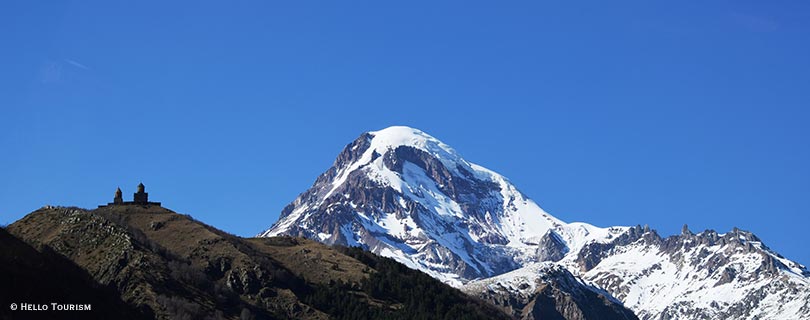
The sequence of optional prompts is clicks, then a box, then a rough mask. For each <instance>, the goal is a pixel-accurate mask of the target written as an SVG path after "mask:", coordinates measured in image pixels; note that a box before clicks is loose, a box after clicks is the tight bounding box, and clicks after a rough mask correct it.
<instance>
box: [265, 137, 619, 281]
mask: <svg viewBox="0 0 810 320" xmlns="http://www.w3.org/2000/svg"><path fill="white" fill-rule="evenodd" d="M626 229H627V228H623V227H617V228H608V229H602V228H597V227H594V226H591V225H588V224H585V223H572V224H568V223H565V222H562V221H560V220H559V219H557V218H555V217H553V216H551V215H549V214H548V213H546V212H545V211H543V209H541V208H540V207H539V206H537V204H535V203H534V201H532V200H530V199H528V198H527V197H526V196H524V195H523V194H522V193H521V192H520V191H518V190H517V188H515V186H513V185H512V184H511V183H510V182H509V181H508V180H507V179H506V178H504V177H503V176H501V175H499V174H497V173H495V172H492V171H490V170H488V169H486V168H484V167H481V166H478V165H476V164H473V163H470V162H467V161H466V160H464V159H463V158H462V157H461V156H460V155H459V154H458V153H456V151H455V150H453V149H452V148H450V147H449V146H448V145H446V144H444V143H442V142H441V141H439V140H437V139H435V138H433V137H431V136H429V135H428V134H426V133H424V132H422V131H419V130H416V129H413V128H408V127H390V128H387V129H384V130H380V131H376V132H369V133H366V134H363V135H361V136H360V137H359V138H358V139H356V140H355V141H354V142H352V143H351V144H349V145H348V146H346V148H345V149H344V150H343V152H341V153H340V155H339V156H338V158H337V160H336V161H335V163H334V165H333V166H332V167H331V168H329V170H327V171H326V172H325V173H323V174H322V175H321V176H320V177H318V179H317V180H316V181H315V184H314V185H313V186H312V188H310V189H309V190H307V191H306V192H304V193H303V194H301V195H300V196H299V197H298V198H297V199H296V200H295V201H294V202H293V203H292V204H290V205H289V206H287V207H286V208H285V209H284V210H283V212H282V213H281V217H280V219H279V221H278V222H276V223H275V224H274V225H273V226H272V227H271V228H270V229H268V230H266V231H265V232H263V233H261V234H260V236H275V235H281V234H287V235H296V236H303V237H307V238H312V239H317V240H320V241H322V242H325V243H327V244H342V245H350V246H356V245H359V246H364V247H366V248H368V249H369V250H370V251H372V252H374V253H377V254H380V255H383V256H386V257H392V258H394V259H396V260H397V261H400V262H402V263H404V264H406V265H408V266H409V267H412V268H415V269H419V270H422V271H424V272H426V273H428V274H430V275H432V276H434V277H436V278H439V279H441V280H443V281H445V282H447V283H449V284H452V285H455V286H460V285H461V284H463V283H466V282H467V281H469V280H472V279H476V278H486V277H491V276H494V275H498V274H501V273H504V272H507V271H510V270H514V269H516V268H518V267H520V266H523V265H525V264H526V263H529V262H535V261H542V260H559V259H560V258H561V257H562V256H563V255H565V254H567V253H570V252H577V251H579V248H581V247H582V246H583V245H585V244H586V243H588V242H592V241H596V242H607V241H609V240H611V239H612V238H614V237H616V236H618V235H620V234H622V233H623V232H624V231H625V230H626Z"/></svg>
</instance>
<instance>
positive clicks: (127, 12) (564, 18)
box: [0, 1, 810, 264]
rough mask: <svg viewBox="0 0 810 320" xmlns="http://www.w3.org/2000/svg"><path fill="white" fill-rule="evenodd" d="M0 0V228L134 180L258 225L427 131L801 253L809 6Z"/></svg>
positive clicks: (641, 213)
mask: <svg viewBox="0 0 810 320" xmlns="http://www.w3.org/2000/svg"><path fill="white" fill-rule="evenodd" d="M163 2H165V1H161V2H147V1H137V2H132V1H130V2H116V1H73V2H62V1H47V2H46V1H3V2H2V4H0V48H2V50H0V112H2V113H1V114H0V128H2V132H3V134H2V135H0V148H1V149H0V150H2V157H0V223H10V222H13V221H15V220H16V219H19V218H20V217H22V216H23V215H25V214H26V213H28V212H30V211H33V210H35V209H36V208H38V207H40V206H42V205H45V204H55V205H77V206H81V207H91V208H92V207H95V206H96V205H97V204H101V203H105V202H108V201H110V200H111V198H112V196H113V191H114V190H115V187H117V186H121V187H122V189H123V190H124V192H125V195H126V196H127V197H131V193H132V192H134V191H135V190H134V189H135V186H136V185H137V184H138V182H141V181H143V182H144V183H145V184H146V186H147V191H149V192H150V196H151V197H152V198H153V199H154V200H156V201H162V202H163V203H164V204H165V206H167V207H169V208H171V209H174V210H175V211H179V212H183V213H189V214H192V215H193V216H195V217H196V218H198V219H200V220H202V221H204V222H207V223H209V224H212V225H214V226H217V227H219V228H221V229H224V230H226V231H229V232H232V233H235V234H238V235H243V236H250V235H254V234H256V233H258V232H260V231H261V230H262V229H264V228H266V227H268V226H270V225H271V224H272V223H273V222H275V221H276V219H277V217H278V213H279V211H280V210H281V209H282V208H283V207H284V206H285V205H286V204H287V203H289V202H290V201H292V200H293V199H294V198H295V196H296V195H297V194H298V193H300V192H303V191H304V190H305V189H306V188H308V187H309V186H310V185H311V184H312V182H313V181H314V179H315V178H316V177H317V175H318V174H320V173H321V172H323V171H324V170H326V169H327V168H328V167H329V166H330V165H331V164H332V162H333V161H334V158H335V156H336V155H337V153H338V152H339V151H340V150H341V149H342V148H343V146H344V145H346V144H347V143H349V142H350V141H352V140H353V139H354V138H356V137H357V136H358V135H360V134H361V133H362V132H365V131H370V130H378V129H381V128H384V127H387V126H390V125H408V126H412V127H416V128H419V129H421V130H424V131H425V132H428V133H430V134H431V135H433V136H435V137H437V138H439V139H441V140H443V141H444V142H446V143H447V144H449V145H451V146H453V147H454V148H455V149H456V150H457V151H459V152H460V153H461V154H462V155H463V156H464V157H465V158H467V159H468V160H470V161H472V162H475V163H478V164H481V165H483V166H485V167H488V168H490V169H493V170H495V171H497V172H500V173H501V174H503V175H505V176H507V177H509V178H510V179H511V180H512V182H514V183H515V184H516V185H517V186H518V187H519V188H520V189H521V190H522V191H523V192H524V193H526V194H527V195H528V196H529V197H531V198H533V199H535V200H536V201H537V202H538V203H539V204H540V205H541V206H542V207H543V208H544V209H546V210H547V211H549V212H550V213H552V214H554V215H555V216H557V217H559V218H561V219H563V220H565V221H586V222H590V223H592V224H596V225H599V226H608V225H635V224H649V225H650V226H651V227H653V228H655V229H658V230H659V231H660V232H661V233H662V234H664V235H669V234H675V233H678V232H679V230H680V228H681V226H682V225H683V224H684V223H688V224H689V225H690V227H691V228H692V230H695V231H699V230H704V229H707V228H713V229H716V230H718V231H720V232H725V231H728V230H730V229H731V228H732V227H733V226H738V227H740V228H742V229H748V230H751V231H754V232H755V233H756V234H758V235H759V236H760V237H761V238H763V239H764V241H765V243H766V244H768V245H769V246H770V247H772V248H774V249H776V250H778V251H779V252H781V253H783V254H784V255H786V256H788V257H789V258H792V259H795V260H798V261H799V262H802V263H805V264H807V263H810V252H808V250H807V249H806V242H807V241H806V232H807V229H808V226H810V218H808V204H810V169H808V164H809V163H810V139H808V137H810V126H808V122H809V121H810V110H808V109H809V107H810V58H808V57H810V41H807V40H808V39H810V3H809V2H807V1H710V3H707V2H706V1H702V2H700V3H698V2H694V3H683V2H678V3H677V5H676V4H674V3H660V2H656V3H651V2H650V1H637V2H622V3H621V4H618V3H615V2H611V3H610V5H607V4H605V3H604V2H603V1H598V2H593V3H586V2H580V3H578V4H571V3H570V2H565V5H563V4H562V3H556V2H555V3H538V1H530V2H520V1H515V2H508V3H506V4H505V3H504V2H498V3H495V2H474V1H473V2H471V1H459V2H443V3H442V4H436V3H435V2H407V4H405V3H392V2H390V1H384V2H380V1H372V2H351V3H349V2H334V1H331V2H306V3H305V2H304V1H295V2H293V3H268V2H267V1H262V2H247V1H245V2H238V3H230V2H228V3H226V2H193V3H192V2H189V3H186V4H171V5H167V4H165V3H163Z"/></svg>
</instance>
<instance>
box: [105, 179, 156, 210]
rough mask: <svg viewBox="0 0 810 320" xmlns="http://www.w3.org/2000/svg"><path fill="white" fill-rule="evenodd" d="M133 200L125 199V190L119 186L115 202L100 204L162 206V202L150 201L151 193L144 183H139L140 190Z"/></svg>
mask: <svg viewBox="0 0 810 320" xmlns="http://www.w3.org/2000/svg"><path fill="white" fill-rule="evenodd" d="M132 197H133V201H124V198H123V192H121V188H117V189H116V190H115V197H114V198H113V202H110V203H107V204H106V205H100V206H98V207H99V208H101V207H106V206H126V205H140V206H160V202H149V193H147V192H146V187H145V186H144V185H143V183H139V184H138V191H137V192H135V193H134V194H133V195H132Z"/></svg>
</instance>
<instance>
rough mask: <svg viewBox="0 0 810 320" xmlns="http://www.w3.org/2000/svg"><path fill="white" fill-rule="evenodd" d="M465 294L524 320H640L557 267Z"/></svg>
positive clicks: (524, 272) (533, 269) (538, 267)
mask: <svg viewBox="0 0 810 320" xmlns="http://www.w3.org/2000/svg"><path fill="white" fill-rule="evenodd" d="M462 290H463V291H464V292H467V293H468V294H470V295H474V296H478V297H479V298H482V299H484V300H487V301H490V303H492V304H493V305H496V306H498V307H500V308H502V309H503V310H504V311H506V312H508V313H510V314H512V315H513V316H515V317H517V318H521V319H568V320H582V319H591V320H597V319H627V320H630V319H638V318H637V317H636V316H635V314H633V312H632V311H630V310H629V309H627V308H625V307H624V306H622V304H621V302H620V301H618V300H615V299H614V298H613V297H611V296H610V294H608V293H607V292H605V291H603V290H601V289H599V288H597V287H595V286H593V285H590V284H588V283H585V282H583V281H582V280H580V279H578V278H577V277H575V276H574V275H573V274H571V273H570V272H568V270H566V269H565V268H563V267H562V266H561V265H558V264H555V263H548V262H544V263H534V264H531V265H528V266H526V267H523V268H520V269H518V270H515V271H511V272H507V273H505V274H502V275H498V276H495V277H492V278H488V279H483V280H479V281H473V282H471V283H468V284H467V285H465V286H464V287H463V288H462Z"/></svg>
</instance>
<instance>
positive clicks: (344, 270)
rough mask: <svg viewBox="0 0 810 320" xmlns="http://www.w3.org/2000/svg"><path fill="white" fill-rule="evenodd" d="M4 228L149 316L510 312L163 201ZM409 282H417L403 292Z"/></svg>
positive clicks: (379, 265) (58, 214) (54, 211)
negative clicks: (242, 231)
mask: <svg viewBox="0 0 810 320" xmlns="http://www.w3.org/2000/svg"><path fill="white" fill-rule="evenodd" d="M8 230H9V232H10V233H12V234H14V235H15V236H16V237H18V238H20V239H22V240H23V241H25V242H26V243H28V244H29V245H32V246H41V247H45V246H47V247H49V248H51V249H53V251H54V252H55V253H57V254H58V255H61V256H63V257H65V258H67V259H69V260H70V261H72V263H75V265H77V266H78V267H80V268H81V269H83V270H84V271H85V272H87V274H89V275H90V276H92V278H93V279H94V280H95V281H97V282H98V283H100V284H101V285H103V286H106V287H110V288H114V290H116V291H117V292H118V293H119V297H120V300H123V302H125V303H127V304H128V305H130V306H132V307H133V308H137V309H138V310H142V311H143V313H144V314H145V315H146V317H147V318H158V319H238V318H255V319H327V318H335V319H358V318H359V319H364V318H380V317H384V318H391V319H409V318H420V317H424V316H425V315H426V314H429V315H430V317H432V318H442V319H443V318H453V319H457V318H461V319H500V318H503V319H506V318H508V316H507V315H505V314H503V313H502V312H500V311H498V310H496V309H494V308H492V307H490V306H489V305H487V304H485V303H483V302H481V301H479V300H477V299H474V298H471V297H468V296H467V295H464V294H463V293H461V292H459V291H458V290H456V289H453V288H451V287H449V286H447V285H444V284H442V283H440V282H439V281H436V280H434V279H432V278H430V277H428V276H424V275H421V273H419V272H416V271H413V270H410V269H408V268H405V267H402V266H400V265H399V264H397V263H396V262H394V261H390V260H388V259H384V258H379V257H365V256H362V255H361V254H360V253H356V252H351V250H349V249H341V248H331V247H327V246H324V245H322V244H319V243H315V242H312V241H308V240H304V239H297V238H289V237H282V238H266V239H243V238H239V237H235V236H232V235H230V234H227V233H225V232H222V231H220V230H217V229H215V228H213V227H210V226H207V225H205V224H202V223H200V222H198V221H195V220H193V219H191V218H190V217H189V216H185V215H180V214H176V213H174V212H172V211H170V210H168V209H165V208H162V207H159V206H139V205H121V206H108V207H103V208H99V209H95V210H84V209H79V208H63V207H45V208H42V209H40V210H37V211H35V212H33V213H31V214H29V215H27V216H25V217H24V218H22V219H20V220H18V221H17V222H15V223H13V224H12V225H10V226H8ZM397 266H400V267H401V268H403V269H404V270H403V271H402V272H397V273H396V274H394V273H392V272H390V270H391V269H396V268H397ZM380 283H385V284H386V285H380ZM412 283H420V284H421V287H420V288H421V289H423V290H422V292H420V294H416V295H413V294H412V295H409V296H406V294H407V293H408V291H407V290H408V289H407V288H410V285H411V284H412ZM438 307H441V308H440V309H437V308H438Z"/></svg>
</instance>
